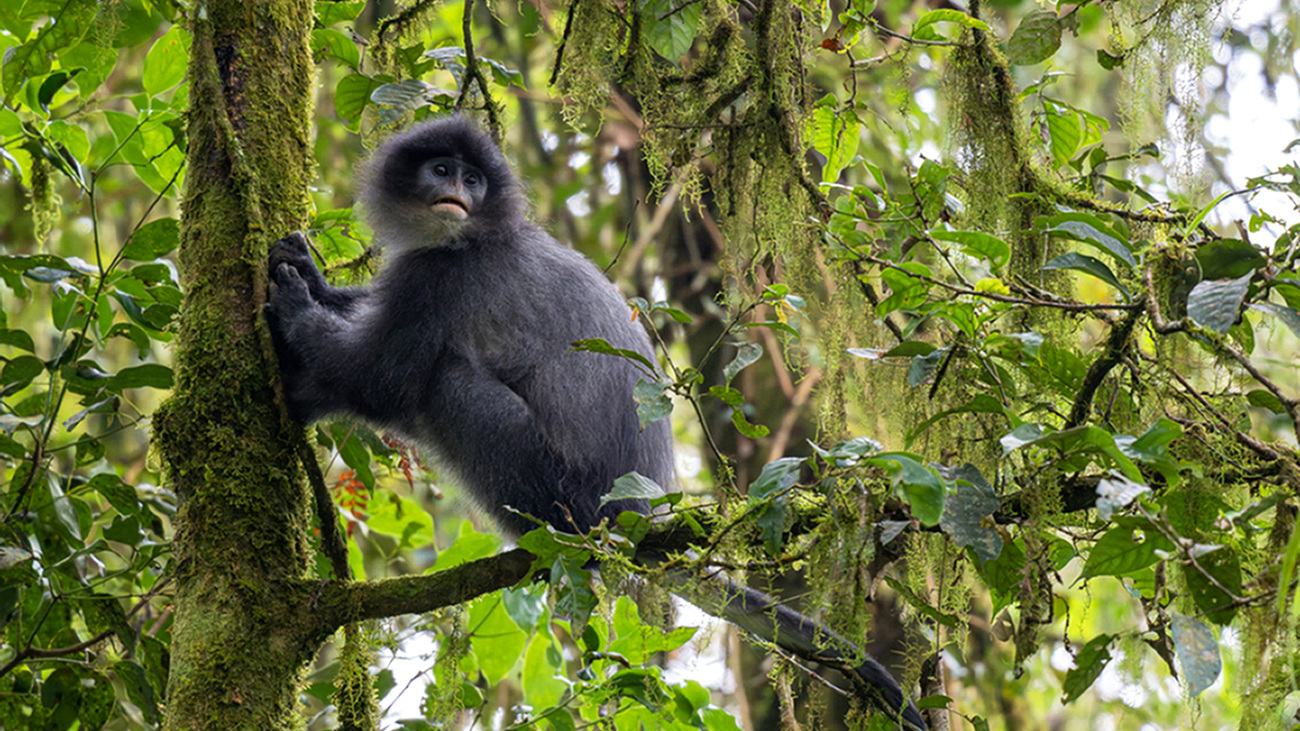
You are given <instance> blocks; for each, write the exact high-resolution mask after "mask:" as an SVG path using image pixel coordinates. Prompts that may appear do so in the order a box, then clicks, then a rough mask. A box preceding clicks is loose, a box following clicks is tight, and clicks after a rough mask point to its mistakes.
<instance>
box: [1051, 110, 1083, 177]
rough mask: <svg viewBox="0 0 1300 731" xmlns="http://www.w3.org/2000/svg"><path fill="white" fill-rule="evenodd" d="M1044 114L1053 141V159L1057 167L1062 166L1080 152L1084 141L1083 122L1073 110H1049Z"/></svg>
mask: <svg viewBox="0 0 1300 731" xmlns="http://www.w3.org/2000/svg"><path fill="white" fill-rule="evenodd" d="M1043 114H1044V121H1045V122H1046V124H1047V134H1048V138H1049V140H1050V141H1051V149H1052V159H1053V160H1054V161H1055V162H1056V164H1057V165H1062V164H1064V163H1065V162H1067V161H1068V160H1069V159H1070V158H1072V157H1074V153H1076V152H1078V151H1079V146H1080V144H1081V143H1082V141H1083V120H1081V119H1080V118H1079V115H1078V113H1077V112H1075V111H1074V110H1072V109H1058V110H1049V111H1045V112H1044V113H1043Z"/></svg>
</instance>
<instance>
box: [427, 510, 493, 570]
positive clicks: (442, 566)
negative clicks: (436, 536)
mask: <svg viewBox="0 0 1300 731" xmlns="http://www.w3.org/2000/svg"><path fill="white" fill-rule="evenodd" d="M500 549H501V538H500V537H499V536H496V535H494V534H492V533H479V532H478V531H476V530H474V524H473V523H471V522H470V521H468V520H464V521H461V524H460V535H458V536H457V537H456V540H454V541H452V544H451V545H450V546H448V547H447V548H446V549H444V550H442V551H440V552H439V553H438V559H437V560H436V561H434V563H433V565H432V566H430V567H429V569H428V570H427V571H425V573H426V574H427V573H432V572H434V571H445V570H447V569H449V568H452V567H454V566H460V565H461V564H465V563H469V562H470V561H477V560H478V559H480V558H487V557H488V556H491V555H493V554H495V553H496V552H497V551H499V550H500Z"/></svg>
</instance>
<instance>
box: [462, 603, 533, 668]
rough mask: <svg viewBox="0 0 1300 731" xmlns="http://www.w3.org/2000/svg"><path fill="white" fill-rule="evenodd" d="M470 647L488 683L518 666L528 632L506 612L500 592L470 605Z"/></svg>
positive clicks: (468, 624) (468, 623)
mask: <svg viewBox="0 0 1300 731" xmlns="http://www.w3.org/2000/svg"><path fill="white" fill-rule="evenodd" d="M467 626H468V631H469V644H470V648H472V649H473V651H474V657H475V659H477V660H478V666H479V670H481V671H482V672H483V675H484V677H485V678H486V679H487V681H488V683H490V684H492V685H496V684H497V683H499V682H501V681H502V680H503V679H504V678H505V677H506V674H508V673H509V672H510V670H511V669H512V668H514V666H515V663H516V662H518V661H519V659H520V656H521V655H522V654H523V652H524V646H525V645H526V644H527V642H528V635H527V634H526V633H525V632H524V631H523V630H521V629H519V625H517V624H515V621H514V620H513V619H511V618H510V614H509V613H508V612H506V609H505V606H504V605H503V604H502V601H501V594H500V592H493V593H491V594H488V595H486V596H481V597H479V598H477V599H475V600H474V601H472V602H470V605H469V619H468V622H467Z"/></svg>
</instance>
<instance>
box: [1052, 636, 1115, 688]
mask: <svg viewBox="0 0 1300 731" xmlns="http://www.w3.org/2000/svg"><path fill="white" fill-rule="evenodd" d="M1114 639H1115V636H1114V635H1097V636H1096V637H1094V638H1092V639H1091V640H1088V644H1086V645H1084V646H1083V649H1081V650H1079V654H1078V655H1076V656H1075V658H1074V667H1072V668H1070V669H1069V670H1068V671H1066V673H1065V681H1064V682H1063V684H1062V690H1064V691H1065V694H1064V696H1063V697H1062V698H1061V702H1062V703H1064V704H1066V705H1069V704H1070V703H1073V702H1074V701H1075V700H1077V699H1078V698H1079V696H1081V695H1083V693H1084V691H1086V690H1088V689H1089V688H1091V687H1092V684H1093V682H1094V681H1096V680H1097V678H1098V676H1100V675H1101V671H1102V670H1105V669H1106V665H1107V664H1108V663H1109V662H1110V643H1111V642H1112V641H1113V640H1114Z"/></svg>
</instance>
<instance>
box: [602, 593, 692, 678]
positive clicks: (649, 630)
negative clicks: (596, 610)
mask: <svg viewBox="0 0 1300 731" xmlns="http://www.w3.org/2000/svg"><path fill="white" fill-rule="evenodd" d="M610 629H611V630H612V632H613V635H614V636H613V638H612V639H611V640H610V642H609V647H608V648H607V652H612V653H617V654H619V655H622V656H623V657H625V658H627V659H628V661H629V662H631V663H632V664H633V665H642V664H644V663H646V662H647V661H648V660H650V659H651V658H652V657H653V656H654V655H655V654H656V653H660V652H672V651H673V650H676V649H678V648H680V647H681V646H682V645H685V644H686V643H687V642H690V640H691V638H692V637H694V636H695V631H696V628H695V627H678V628H677V629H674V630H671V631H669V632H664V631H663V630H662V629H660V628H659V627H655V626H652V625H647V624H645V623H643V622H642V621H641V616H640V614H639V613H638V612H637V608H636V602H634V601H632V599H631V598H630V597H627V596H621V597H619V598H618V600H617V601H615V602H614V613H613V616H612V617H611V618H610Z"/></svg>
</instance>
